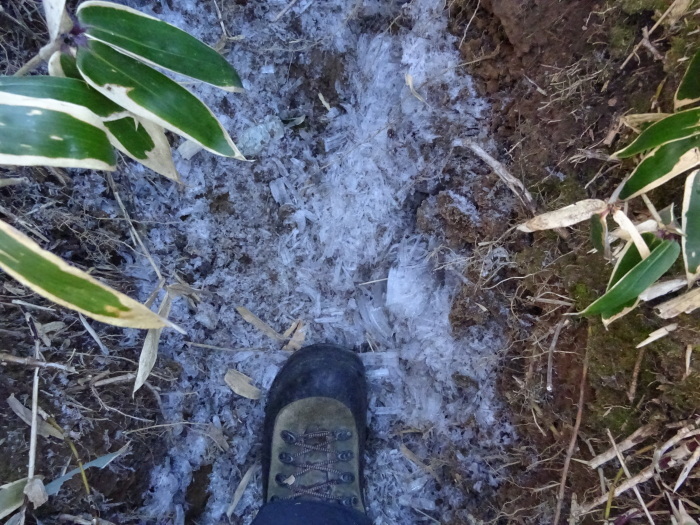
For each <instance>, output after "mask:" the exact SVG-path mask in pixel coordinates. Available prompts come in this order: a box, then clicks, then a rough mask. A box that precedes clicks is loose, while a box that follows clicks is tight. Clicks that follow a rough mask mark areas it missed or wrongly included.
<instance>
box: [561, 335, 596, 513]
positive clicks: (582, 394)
mask: <svg viewBox="0 0 700 525" xmlns="http://www.w3.org/2000/svg"><path fill="white" fill-rule="evenodd" d="M587 375H588V348H586V354H585V355H584V357H583V370H582V371H581V383H580V384H579V395H578V411H577V412H576V423H574V430H573V432H572V433H571V441H570V442H569V448H568V449H567V451H566V459H565V460H564V469H563V470H562V473H561V482H560V483H559V493H558V494H557V510H556V512H555V513H554V525H557V523H559V517H560V516H561V507H562V503H563V502H564V492H565V490H566V478H567V476H568V475H569V465H570V464H571V456H573V455H574V449H575V448H576V439H577V438H578V430H579V428H580V427H581V419H583V400H584V397H585V395H586V392H585V386H586V376H587Z"/></svg>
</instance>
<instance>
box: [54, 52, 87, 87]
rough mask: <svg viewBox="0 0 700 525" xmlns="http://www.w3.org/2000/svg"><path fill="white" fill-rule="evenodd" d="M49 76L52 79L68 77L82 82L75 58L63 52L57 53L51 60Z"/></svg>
mask: <svg viewBox="0 0 700 525" xmlns="http://www.w3.org/2000/svg"><path fill="white" fill-rule="evenodd" d="M49 75H51V76H52V77H68V78H77V79H80V80H82V78H83V77H81V76H80V71H78V66H77V65H76V63H75V57H74V56H73V55H71V54H69V53H66V52H63V51H56V52H55V53H54V54H53V55H51V58H49Z"/></svg>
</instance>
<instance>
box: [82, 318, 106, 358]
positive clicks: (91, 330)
mask: <svg viewBox="0 0 700 525" xmlns="http://www.w3.org/2000/svg"><path fill="white" fill-rule="evenodd" d="M78 318H79V319H80V322H81V323H83V326H84V327H85V330H86V331H87V333H88V334H90V337H92V339H93V340H94V341H95V342H96V343H97V346H98V347H99V348H100V351H101V352H102V354H103V355H109V350H108V349H107V347H106V346H105V345H104V343H103V342H102V339H100V336H99V335H97V332H95V329H94V328H93V327H92V326H90V323H88V322H87V319H85V316H84V315H83V314H81V313H80V312H78Z"/></svg>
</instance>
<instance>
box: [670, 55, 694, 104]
mask: <svg viewBox="0 0 700 525" xmlns="http://www.w3.org/2000/svg"><path fill="white" fill-rule="evenodd" d="M696 102H700V51H698V52H697V53H695V55H694V56H693V58H692V59H691V60H690V64H688V69H687V70H686V71H685V75H684V76H683V80H682V81H681V83H680V85H679V86H678V90H677V91H676V96H675V99H674V101H673V104H674V107H675V109H680V108H682V107H685V106H690V105H691V104H695V103H696Z"/></svg>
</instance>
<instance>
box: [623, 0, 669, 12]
mask: <svg viewBox="0 0 700 525" xmlns="http://www.w3.org/2000/svg"><path fill="white" fill-rule="evenodd" d="M617 4H618V5H619V6H620V9H622V11H623V12H625V13H627V14H628V15H636V14H639V13H642V12H644V11H664V10H665V9H666V8H667V7H668V4H667V3H666V2H664V0H618V2H617Z"/></svg>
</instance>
